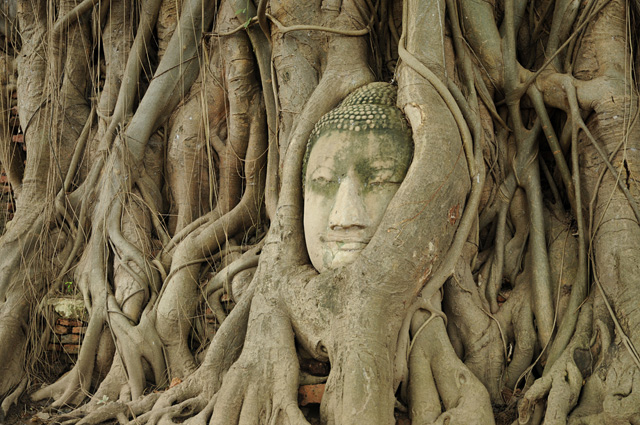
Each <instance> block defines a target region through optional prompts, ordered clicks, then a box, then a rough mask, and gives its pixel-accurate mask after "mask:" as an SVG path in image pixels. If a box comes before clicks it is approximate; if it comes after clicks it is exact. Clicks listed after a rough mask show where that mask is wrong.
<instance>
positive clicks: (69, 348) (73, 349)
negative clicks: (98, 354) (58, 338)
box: [62, 344, 80, 354]
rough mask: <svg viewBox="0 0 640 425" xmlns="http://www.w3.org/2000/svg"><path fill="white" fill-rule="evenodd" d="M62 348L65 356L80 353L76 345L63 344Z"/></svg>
mask: <svg viewBox="0 0 640 425" xmlns="http://www.w3.org/2000/svg"><path fill="white" fill-rule="evenodd" d="M62 347H63V348H64V352H65V353H67V354H78V352H80V346H79V345H77V344H65V345H63V346H62Z"/></svg>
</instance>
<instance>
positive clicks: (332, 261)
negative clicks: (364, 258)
mask: <svg viewBox="0 0 640 425" xmlns="http://www.w3.org/2000/svg"><path fill="white" fill-rule="evenodd" d="M365 246H366V245H364V244H349V245H345V246H343V247H342V248H340V249H335V250H330V251H327V252H326V255H325V256H324V259H325V261H324V269H325V270H333V269H337V268H338V267H342V266H346V265H347V264H351V263H353V262H354V261H356V259H357V258H358V257H359V256H360V253H361V252H362V250H363V249H364V247H365ZM322 271H323V270H320V272H322Z"/></svg>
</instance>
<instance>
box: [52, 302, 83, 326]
mask: <svg viewBox="0 0 640 425" xmlns="http://www.w3.org/2000/svg"><path fill="white" fill-rule="evenodd" d="M48 304H49V305H50V306H52V307H53V310H54V311H55V312H56V313H57V314H59V315H60V317H62V318H64V319H71V320H83V319H84V318H85V315H86V310H85V308H84V302H83V301H82V299H80V298H74V297H58V298H51V299H49V301H48ZM72 326H79V325H72Z"/></svg>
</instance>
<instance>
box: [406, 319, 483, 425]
mask: <svg viewBox="0 0 640 425" xmlns="http://www.w3.org/2000/svg"><path fill="white" fill-rule="evenodd" d="M434 314H435V312H431V314H427V313H426V312H419V313H418V314H416V315H415V316H414V318H413V320H412V326H411V327H412V332H413V333H414V339H415V340H414V341H412V350H411V352H410V354H409V355H410V357H409V371H410V375H409V385H408V396H409V412H410V415H411V421H412V422H413V423H425V424H470V425H471V424H478V425H480V424H493V423H494V419H493V411H492V409H491V401H490V398H489V393H488V392H487V389H486V388H485V387H484V386H483V384H482V383H481V382H480V380H479V379H478V378H476V376H475V375H474V374H473V373H472V372H471V370H469V368H467V366H465V364H464V363H463V362H462V361H461V360H460V359H459V358H458V356H456V354H455V351H454V350H453V347H452V346H451V342H450V340H449V336H448V335H447V332H446V329H445V325H444V322H443V321H442V318H441V317H437V316H434ZM420 329H421V330H420ZM418 331H419V333H418V334H416V332H418ZM441 403H442V405H444V411H441V407H440V406H441Z"/></svg>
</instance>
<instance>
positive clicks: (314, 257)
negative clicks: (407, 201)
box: [303, 83, 413, 272]
mask: <svg viewBox="0 0 640 425" xmlns="http://www.w3.org/2000/svg"><path fill="white" fill-rule="evenodd" d="M395 99H396V89H395V87H393V86H392V85H390V84H387V83H372V84H368V85H366V86H364V87H361V88H360V89H358V90H356V91H354V92H353V93H352V94H350V95H349V96H347V98H345V99H344V101H343V102H342V103H341V104H340V105H338V107H336V108H334V109H333V110H331V111H330V112H328V113H327V114H325V115H324V116H323V117H322V118H321V119H320V120H319V121H318V122H317V123H316V125H315V127H314V129H313V131H312V133H311V136H310V137H309V141H308V144H307V152H306V155H305V162H304V164H303V174H304V175H303V182H304V234H305V240H306V243H307V251H308V253H309V258H310V259H311V263H312V264H313V266H314V267H315V268H316V270H318V271H319V272H323V271H325V270H331V269H335V268H338V267H341V266H344V265H347V264H350V263H352V262H353V261H354V260H355V259H356V258H357V257H358V256H359V255H360V253H361V252H362V250H363V249H364V248H365V247H366V246H367V245H368V243H369V241H370V240H371V238H372V237H373V235H374V233H375V232H376V230H377V228H378V226H379V225H380V222H381V221H382V218H383V217H384V214H385V211H386V210H387V206H388V205H389V202H391V199H392V198H393V196H394V195H395V193H396V192H397V190H398V188H399V187H400V184H401V183H402V181H403V180H404V177H405V175H406V173H407V169H408V168H409V164H410V163H411V159H412V155H413V141H412V138H411V131H410V129H409V127H408V126H407V122H406V120H405V119H404V116H403V115H402V112H401V111H400V109H398V108H397V107H396V106H395Z"/></svg>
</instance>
